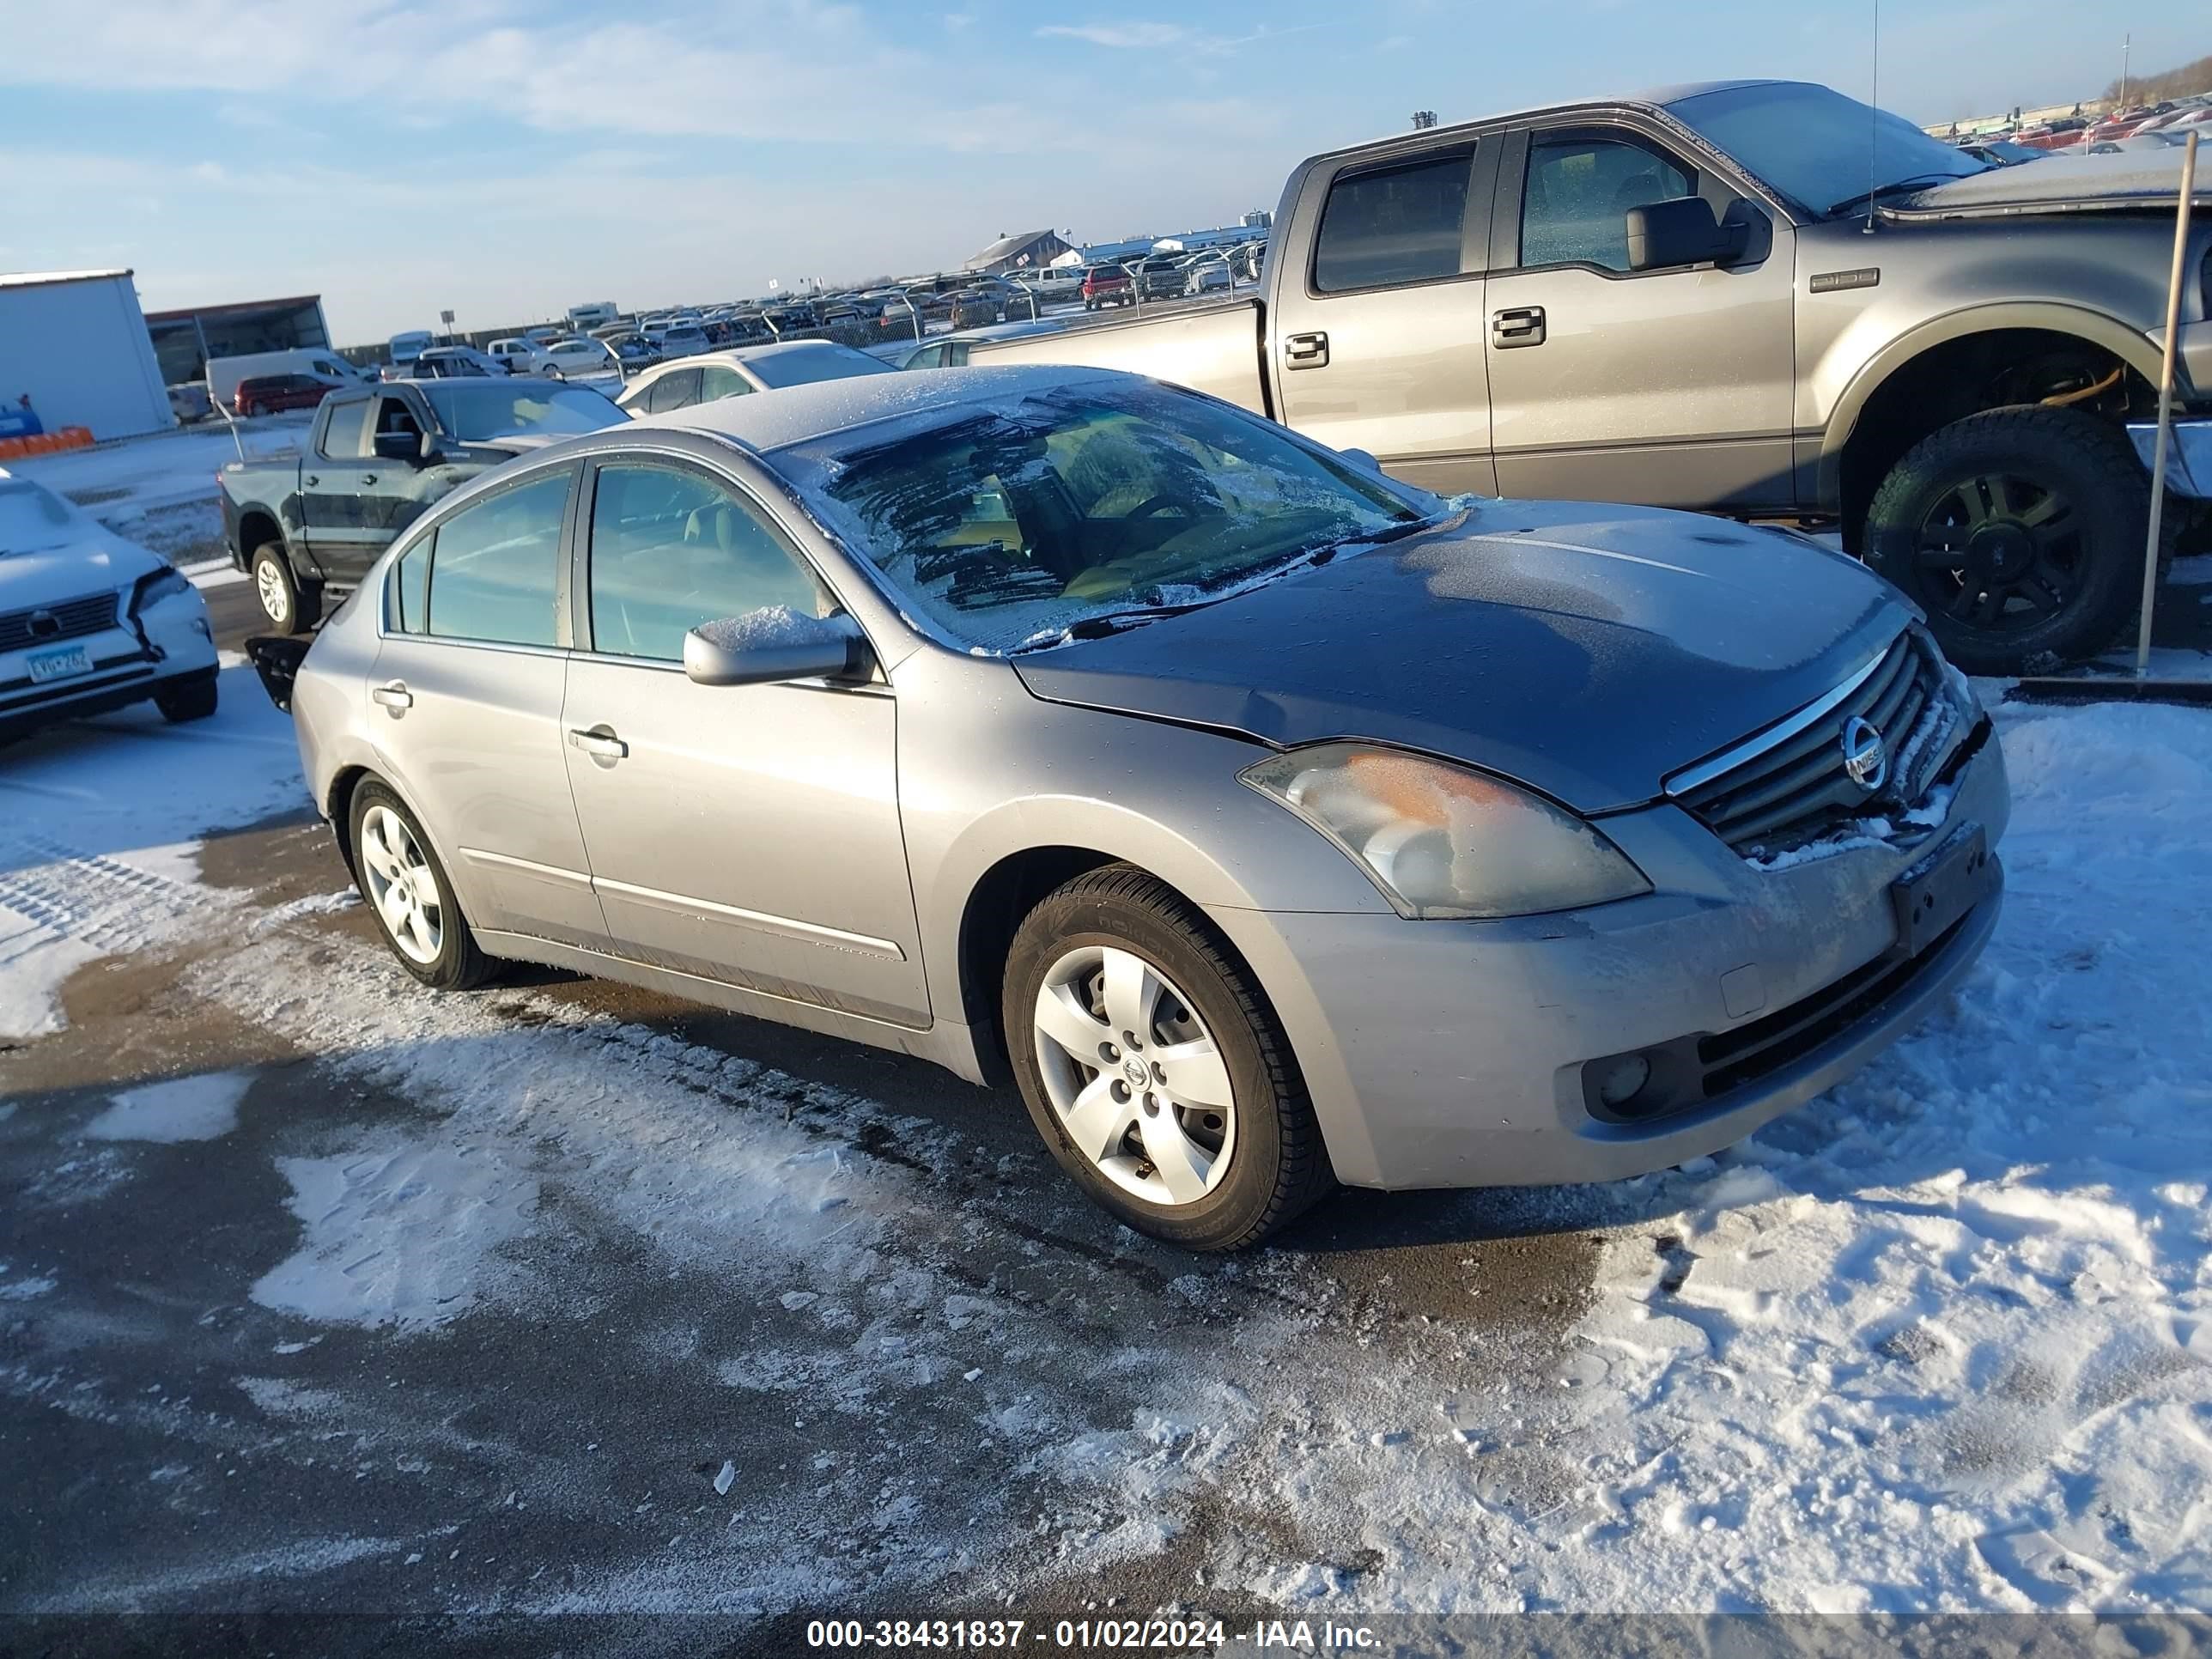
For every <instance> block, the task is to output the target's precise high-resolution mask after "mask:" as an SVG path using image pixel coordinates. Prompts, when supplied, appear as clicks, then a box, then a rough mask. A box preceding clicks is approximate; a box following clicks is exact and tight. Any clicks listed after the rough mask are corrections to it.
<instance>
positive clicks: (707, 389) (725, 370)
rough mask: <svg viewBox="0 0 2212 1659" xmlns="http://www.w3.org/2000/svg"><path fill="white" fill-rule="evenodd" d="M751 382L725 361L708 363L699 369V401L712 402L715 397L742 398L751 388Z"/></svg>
mask: <svg viewBox="0 0 2212 1659" xmlns="http://www.w3.org/2000/svg"><path fill="white" fill-rule="evenodd" d="M752 389H753V388H752V384H751V382H750V381H749V380H746V379H745V377H744V375H742V374H738V371H737V370H736V369H734V368H731V367H730V366H729V365H728V364H727V363H709V364H708V365H707V366H706V367H705V368H702V369H701V370H700V371H699V401H700V402H701V403H708V404H710V403H712V402H714V399H715V398H742V397H744V395H745V393H747V392H750V391H751V390H752Z"/></svg>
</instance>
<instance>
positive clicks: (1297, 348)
mask: <svg viewBox="0 0 2212 1659" xmlns="http://www.w3.org/2000/svg"><path fill="white" fill-rule="evenodd" d="M1283 367H1284V368H1328V335H1326V334H1321V333H1315V334H1291V335H1285V337H1284V339H1283Z"/></svg>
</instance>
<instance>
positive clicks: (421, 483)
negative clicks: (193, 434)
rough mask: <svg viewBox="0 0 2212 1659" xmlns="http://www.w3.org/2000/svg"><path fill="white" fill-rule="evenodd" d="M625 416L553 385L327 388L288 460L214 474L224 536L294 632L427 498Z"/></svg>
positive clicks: (275, 614) (364, 568) (596, 398)
mask: <svg viewBox="0 0 2212 1659" xmlns="http://www.w3.org/2000/svg"><path fill="white" fill-rule="evenodd" d="M628 418H629V417H628V416H625V415H624V414H623V412H622V410H619V409H617V408H616V407H615V405H614V404H613V403H612V402H611V400H610V399H608V398H605V396H603V395H602V394H600V393H599V392H594V391H592V389H591V388H590V387H588V386H568V385H564V384H562V382H560V381H556V380H522V379H505V380H495V379H483V380H420V381H417V380H398V381H392V382H391V383H389V384H386V385H383V386H362V387H358V388H354V387H348V388H346V389H345V390H343V391H340V392H333V393H332V394H331V396H330V397H329V398H326V399H325V400H324V403H323V404H322V406H321V408H319V410H316V413H315V422H314V425H313V428H311V430H310V431H309V434H308V436H307V442H306V443H305V444H304V445H303V446H302V447H301V453H299V454H298V455H296V456H288V457H286V458H285V459H282V460H274V461H234V462H232V463H231V464H230V465H228V466H226V467H224V468H223V470H222V532H223V540H224V542H225V544H227V545H228V548H229V550H230V557H231V562H233V563H234V564H235V565H237V567H238V568H240V569H241V570H245V571H249V572H251V573H252V577H253V586H254V591H255V592H257V593H258V595H259V596H260V599H261V609H262V611H263V612H264V614H265V615H266V616H267V617H268V618H269V623H270V627H271V628H272V629H275V630H276V632H277V633H280V634H299V633H304V632H305V631H307V629H310V628H312V627H313V626H314V624H315V623H316V621H317V620H318V619H319V617H321V615H322V607H323V599H324V597H325V594H330V593H334V592H343V591H344V590H346V589H348V588H350V587H352V586H355V585H356V583H358V582H359V581H360V580H361V579H362V576H364V575H366V574H368V568H369V567H370V566H371V565H373V564H374V563H375V562H376V558H377V556H378V555H379V554H380V553H381V552H383V551H384V550H385V549H386V547H388V546H389V545H391V544H392V538H394V537H395V536H398V534H399V533H400V532H402V531H404V530H405V529H406V528H407V526H409V525H410V524H412V523H414V522H415V520H416V519H418V518H420V517H421V516H422V513H424V512H425V511H426V510H428V507H430V505H431V504H432V503H433V502H435V501H439V500H441V499H442V498H443V497H445V496H446V495H450V494H451V493H452V492H453V491H454V490H456V489H459V488H460V487H461V485H463V484H465V483H467V482H468V481H469V480H470V479H471V478H473V477H476V476H477V474H478V473H481V472H483V471H487V470H488V469H489V468H492V467H495V466H497V465H500V464H501V462H503V461H507V460H512V459H513V458H514V457H515V456H517V455H519V454H520V453H523V452H524V451H525V450H528V449H534V448H537V447H540V446H542V445H544V444H549V443H552V442H555V441H557V440H559V439H562V438H567V437H571V436H574V435H575V434H577V433H580V432H597V431H598V430H599V429H600V428H602V427H610V426H619V425H621V424H622V423H623V422H624V421H625V420H627V419H628Z"/></svg>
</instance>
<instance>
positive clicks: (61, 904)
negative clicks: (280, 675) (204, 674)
mask: <svg viewBox="0 0 2212 1659" xmlns="http://www.w3.org/2000/svg"><path fill="white" fill-rule="evenodd" d="M221 695H222V703H221V707H220V708H219V709H218V711H217V712H216V715H215V716H214V718H213V719H211V720H200V721H194V722H192V723H191V724H189V725H185V726H170V725H168V724H167V723H166V722H165V721H164V720H162V719H161V715H160V714H158V713H157V712H155V710H154V709H153V708H151V707H150V706H148V707H143V708H133V709H127V710H125V711H124V712H122V713H120V714H108V715H103V716H101V717H100V718H99V719H96V720H85V721H82V722H78V723H76V724H72V725H69V726H58V727H55V728H53V729H52V730H51V731H48V732H42V733H40V735H38V736H37V737H34V738H28V739H27V740H25V741H24V742H22V743H20V744H15V745H14V746H12V747H11V748H10V749H9V751H8V758H7V764H6V768H5V769H4V770H0V1036H37V1035H40V1034H42V1033H44V1032H47V1031H52V1030H57V1029H58V1028H59V1026H60V1025H61V1024H62V1018H61V1013H60V1010H59V1009H58V1006H57V997H58V993H59V990H60V987H61V985H62V983H63V981H64V980H66V979H67V978H68V977H69V975H70V974H72V973H74V972H75V971H76V969H78V968H80V967H82V966H83V965H84V964H85V963H89V962H93V961H95V960H97V959H98V958H100V957H103V956H107V955H111V954H115V953H118V952H122V951H135V950H140V949H143V948H145V947H146V946H148V945H155V944H158V943H160V942H161V941H163V940H166V939H173V938H175V937H178V936H179V935H180V934H181V933H184V932H185V931H186V930H187V929H189V928H191V927H195V926H204V925H206V920H207V917H208V915H210V914H211V913H213V912H215V911H216V910H219V909H221V908H222V907H223V906H225V905H226V904H227V903H228V899H227V898H225V897H224V896H221V895H217V894H216V893H214V892H212V891H210V890H207V889H205V888H203V887H201V886H199V885H198V884H197V873H198V862H197V848H196V846H195V845H194V843H193V838H194V837H197V836H199V835H200V834H202V833H203V832H204V831H206V830H210V829H217V828H222V827H227V826H230V825H235V824H240V823H252V822H253V821H254V820H255V819H258V818H261V817H266V816H268V815H269V814H270V813H271V812H274V811H280V810H282V809H284V808H287V807H295V806H297V805H300V804H301V783H300V759H299V747H298V744H297V743H296V742H295V739H294V738H293V735H292V725H291V721H290V720H289V718H288V717H287V716H286V715H284V714H281V713H279V712H278V711H277V710H276V708H272V707H271V706H270V702H269V699H268V698H267V697H266V696H264V695H263V694H262V690H261V687H260V685H259V684H258V682H257V681H256V679H255V678H254V676H253V671H252V669H250V668H245V667H237V666H234V667H230V668H227V669H226V670H224V671H223V674H222V694H221Z"/></svg>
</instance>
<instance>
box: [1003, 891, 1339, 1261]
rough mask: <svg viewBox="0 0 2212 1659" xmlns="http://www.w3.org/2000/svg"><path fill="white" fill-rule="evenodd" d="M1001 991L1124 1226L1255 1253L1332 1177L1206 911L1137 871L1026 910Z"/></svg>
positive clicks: (1043, 1083)
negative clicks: (1225, 1094) (1224, 1094)
mask: <svg viewBox="0 0 2212 1659" xmlns="http://www.w3.org/2000/svg"><path fill="white" fill-rule="evenodd" d="M1138 969H1141V970H1142V971H1141V972H1139V971H1138ZM1116 975H1119V976H1120V977H1119V978H1116V977H1115V976H1116ZM1121 987H1127V989H1126V990H1125V989H1123V988H1121ZM1001 998H1002V1008H1001V1016H1000V1017H1001V1018H1002V1019H1003V1021H1004V1030H1005V1031H1006V1046H1007V1048H1008V1051H1009V1054H1010V1057H1011V1059H1012V1062H1013V1069H1014V1076H1015V1079H1016V1081H1017V1082H1018V1085H1019V1086H1020V1088H1021V1091H1022V1099H1023V1102H1024V1104H1025V1105H1026V1106H1027V1107H1028V1108H1029V1113H1030V1121H1032V1122H1034V1123H1035V1124H1036V1128H1037V1133H1039V1134H1040V1135H1042V1137H1043V1138H1044V1142H1045V1145H1046V1146H1047V1147H1048V1149H1049V1150H1050V1151H1051V1152H1052V1155H1053V1157H1054V1159H1055V1160H1056V1161H1057V1162H1058V1163H1059V1164H1060V1168H1061V1169H1062V1170H1066V1173H1067V1175H1068V1176H1069V1178H1070V1179H1071V1180H1073V1182H1075V1183H1076V1185H1078V1186H1079V1187H1080V1188H1083V1190H1084V1191H1085V1193H1086V1194H1089V1195H1090V1197H1091V1200H1092V1201H1093V1202H1095V1203H1097V1205H1098V1206H1100V1207H1101V1208H1102V1209H1103V1210H1105V1211H1106V1212H1108V1213H1109V1214H1110V1215H1112V1216H1113V1217H1115V1218H1116V1219H1117V1220H1119V1221H1121V1222H1122V1223H1123V1224H1124V1225H1127V1226H1130V1227H1133V1228H1134V1229H1136V1230H1137V1231H1139V1232H1143V1233H1149V1234H1151V1235H1152V1237H1155V1238H1160V1239H1164V1240H1166V1241H1168V1242H1169V1243H1174V1244H1180V1245H1182V1246H1183V1247H1184V1248H1186V1249H1194V1250H1236V1249H1245V1248H1246V1247H1248V1246H1249V1245H1253V1244H1256V1243H1259V1242H1260V1241H1261V1239H1263V1238H1266V1237H1268V1236H1269V1235H1270V1234H1272V1233H1273V1232H1275V1231H1278V1230H1279V1229H1280V1228H1281V1227H1283V1226H1285V1225H1287V1224H1288V1223H1289V1222H1291V1220H1292V1219H1294V1218H1296V1217H1297V1216H1298V1215H1300V1214H1301V1213H1303V1212H1304V1211H1305V1210H1307V1209H1308V1208H1310V1206H1312V1205H1313V1204H1314V1203H1315V1202H1316V1200H1319V1199H1321V1198H1322V1197H1323V1196H1324V1195H1325V1194H1327V1193H1328V1191H1329V1190H1330V1188H1332V1187H1333V1186H1334V1184H1335V1182H1334V1176H1333V1175H1332V1173H1331V1171H1330V1170H1329V1164H1328V1152H1327V1149H1326V1148H1325V1147H1324V1146H1322V1138H1321V1127H1320V1124H1319V1123H1318V1121H1316V1118H1315V1116H1314V1109H1313V1103H1312V1102H1311V1101H1310V1099H1309V1098H1308V1097H1307V1095H1306V1091H1305V1084H1304V1079H1302V1078H1301V1077H1300V1076H1299V1074H1298V1068H1297V1060H1296V1058H1295V1057H1294V1056H1293V1055H1292V1054H1291V1045H1290V1041H1289V1039H1288V1038H1287V1037H1286V1036H1285V1035H1284V1033H1283V1030H1282V1027H1281V1025H1280V1024H1279V1023H1278V1021H1277V1020H1276V1018H1275V1015H1274V1011H1273V1009H1272V1008H1270V1007H1269V1006H1268V1005H1267V998H1266V996H1265V995H1264V994H1262V993H1261V990H1260V988H1259V987H1258V985H1257V984H1256V983H1255V981H1253V979H1252V977H1251V975H1250V972H1249V969H1246V968H1245V967H1244V965H1243V963H1240V962H1238V961H1237V959H1236V958H1235V957H1234V956H1232V955H1231V952H1230V951H1229V949H1228V947H1227V945H1226V944H1225V942H1224V941H1223V940H1221V939H1219V937H1218V935H1217V934H1215V933H1214V932H1213V930H1212V927H1209V926H1208V925H1207V924H1206V921H1205V918H1204V917H1203V916H1202V915H1200V913H1199V911H1198V910H1197V909H1196V908H1194V907H1193V906H1192V905H1190V904H1189V903H1188V902H1187V901H1185V900H1184V899H1182V897H1181V896H1179V895H1177V894H1176V892H1174V891H1173V890H1171V889H1170V888H1169V887H1167V886H1166V885H1165V884H1163V883H1161V882H1159V881H1158V880H1156V879H1155V878H1152V876H1149V875H1147V874H1146V873H1145V872H1143V871H1141V870H1139V869H1137V868H1135V867H1134V866H1131V865H1127V864H1111V865H1107V866H1104V867H1103V868H1101V869H1097V870H1093V871H1091V872H1088V873H1086V874H1085V875H1081V876H1078V877H1076V878H1074V879H1073V881H1070V882H1068V883H1067V884H1065V885H1064V886H1062V887H1060V889H1059V890H1057V891H1056V892H1054V893H1053V894H1052V895H1051V896H1049V897H1048V898H1046V899H1045V900H1044V901H1043V902H1042V903H1040V904H1039V905H1038V906H1037V907H1036V908H1035V909H1034V910H1032V911H1031V912H1030V914H1029V915H1028V917H1027V918H1026V919H1024V921H1023V922H1022V925H1021V927H1019V928H1018V930H1017V931H1016V933H1015V934H1014V939H1013V944H1012V947H1011V949H1010V950H1009V951H1008V952H1007V959H1006V976H1005V980H1004V981H1003V988H1002V992H1001ZM1093 1024H1095V1026H1096V1030H1092V1029H1091V1027H1092V1025H1093ZM1136 1025H1143V1026H1144V1027H1145V1028H1146V1029H1145V1030H1142V1031H1141V1032H1139V1031H1136V1030H1134V1029H1133V1028H1134V1027H1135V1026H1136ZM1123 1026H1128V1027H1130V1028H1131V1029H1129V1030H1123V1029H1121V1028H1122V1027H1123ZM1055 1032H1057V1033H1059V1034H1060V1035H1059V1036H1055V1035H1054V1033H1055ZM1170 1051H1172V1052H1170ZM1170 1066H1171V1067H1173V1069H1172V1070H1170V1069H1169V1068H1170ZM1147 1073H1149V1075H1147ZM1224 1086H1225V1087H1226V1091H1227V1092H1228V1094H1229V1096H1230V1098H1229V1099H1228V1100H1227V1101H1226V1102H1225V1103H1223V1102H1219V1101H1218V1100H1216V1099H1214V1098H1213V1097H1214V1096H1216V1095H1218V1093H1219V1092H1221V1091H1222V1090H1223V1088H1224ZM1078 1135H1080V1136H1081V1137H1082V1144H1079V1142H1078V1139H1077V1136H1078ZM1093 1140H1097V1141H1098V1142H1099V1143H1100V1144H1099V1145H1098V1146H1092V1145H1091V1144H1090V1143H1091V1141H1093ZM1178 1158H1187V1159H1188V1161H1187V1162H1182V1163H1181V1164H1178V1163H1177V1162H1176V1160H1177V1159H1178Z"/></svg>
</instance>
